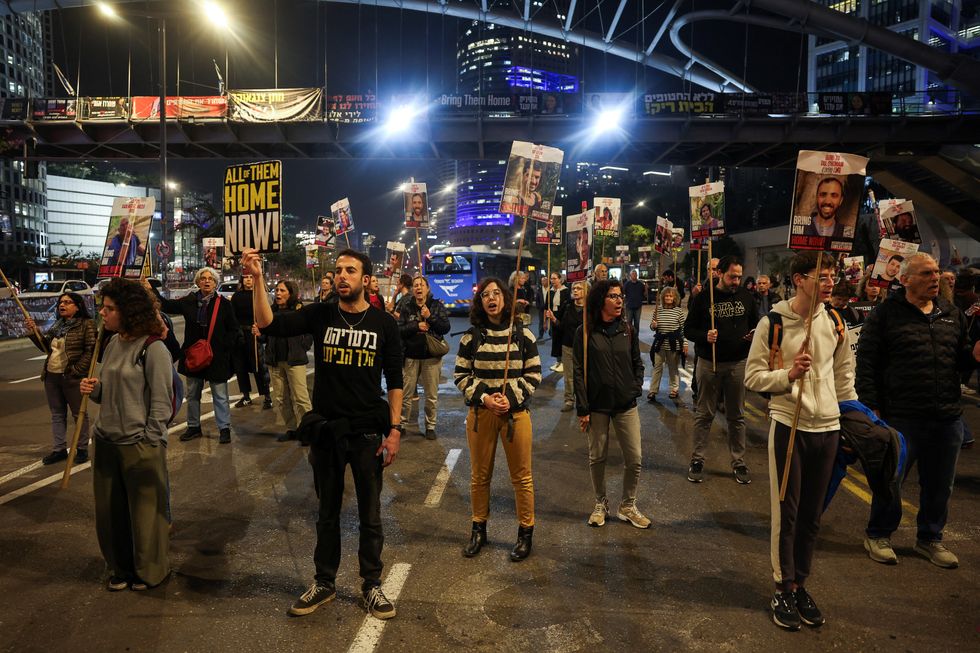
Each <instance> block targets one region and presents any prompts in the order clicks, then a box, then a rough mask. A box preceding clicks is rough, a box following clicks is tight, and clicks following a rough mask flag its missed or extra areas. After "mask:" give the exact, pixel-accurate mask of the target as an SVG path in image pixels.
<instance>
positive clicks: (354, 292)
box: [338, 286, 364, 304]
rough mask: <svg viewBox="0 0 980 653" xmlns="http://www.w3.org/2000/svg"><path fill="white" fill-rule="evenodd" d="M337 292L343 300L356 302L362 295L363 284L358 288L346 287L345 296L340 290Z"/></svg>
mask: <svg viewBox="0 0 980 653" xmlns="http://www.w3.org/2000/svg"><path fill="white" fill-rule="evenodd" d="M338 293H340V296H341V297H342V298H343V299H344V301H345V302H349V303H351V304H356V303H357V302H359V301H361V297H363V296H364V286H361V287H360V288H357V289H354V288H348V289H347V296H346V297H345V296H344V294H343V293H341V292H340V291H338Z"/></svg>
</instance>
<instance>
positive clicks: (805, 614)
mask: <svg viewBox="0 0 980 653" xmlns="http://www.w3.org/2000/svg"><path fill="white" fill-rule="evenodd" d="M793 598H794V599H796V611H797V612H798V613H799V615H800V621H802V622H803V623H805V624H806V625H807V626H810V627H812V628H819V627H820V626H822V625H823V624H824V618H823V614H821V612H820V608H818V607H817V604H816V603H814V602H813V597H812V596H810V593H809V592H807V591H806V590H805V589H804V588H802V587H797V588H796V591H795V592H793Z"/></svg>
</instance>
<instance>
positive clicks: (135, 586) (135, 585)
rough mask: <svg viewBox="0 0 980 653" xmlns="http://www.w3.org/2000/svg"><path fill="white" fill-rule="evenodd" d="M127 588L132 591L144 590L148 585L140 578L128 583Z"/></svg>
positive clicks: (148, 587)
mask: <svg viewBox="0 0 980 653" xmlns="http://www.w3.org/2000/svg"><path fill="white" fill-rule="evenodd" d="M129 589H131V590H133V591H134V592H145V591H146V590H148V589H150V586H149V585H147V584H146V583H144V582H143V581H141V580H134V581H133V582H132V583H130V584H129Z"/></svg>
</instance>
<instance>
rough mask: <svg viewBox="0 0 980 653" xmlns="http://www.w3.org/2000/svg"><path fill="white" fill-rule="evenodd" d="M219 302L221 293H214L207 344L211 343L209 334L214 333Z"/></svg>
mask: <svg viewBox="0 0 980 653" xmlns="http://www.w3.org/2000/svg"><path fill="white" fill-rule="evenodd" d="M220 304H221V295H218V294H215V297H214V311H212V313H211V325H210V326H209V327H208V344H209V345H210V344H211V334H212V333H214V323H215V322H217V321H218V306H219V305H220Z"/></svg>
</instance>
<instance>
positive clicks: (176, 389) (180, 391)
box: [136, 336, 184, 426]
mask: <svg viewBox="0 0 980 653" xmlns="http://www.w3.org/2000/svg"><path fill="white" fill-rule="evenodd" d="M157 340H159V341H160V342H164V340H163V339H162V338H161V337H160V336H147V338H146V340H145V341H144V342H143V346H142V347H141V348H140V353H139V354H138V355H137V356H136V364H137V365H142V366H144V367H143V370H144V371H143V374H144V377H145V375H146V367H145V364H146V349H147V348H148V347H149V346H150V345H152V344H153V343H154V342H155V341H157ZM164 344H166V343H165V342H164ZM170 371H171V372H172V376H171V384H172V386H173V393H174V397H173V399H172V400H171V402H170V417H169V418H168V419H167V426H170V424H171V423H172V422H173V421H174V418H175V417H177V413H178V412H180V407H181V405H182V404H183V403H184V381H183V379H181V378H180V374H178V373H177V370H176V369H174V366H173V365H171V366H170Z"/></svg>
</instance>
